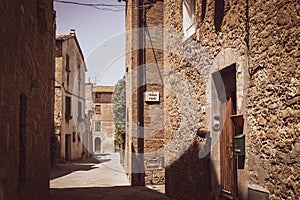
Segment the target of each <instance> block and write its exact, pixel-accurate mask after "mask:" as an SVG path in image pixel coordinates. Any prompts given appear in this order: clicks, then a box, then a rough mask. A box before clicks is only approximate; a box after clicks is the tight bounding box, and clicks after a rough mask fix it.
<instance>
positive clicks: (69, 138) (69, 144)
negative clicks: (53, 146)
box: [65, 134, 71, 161]
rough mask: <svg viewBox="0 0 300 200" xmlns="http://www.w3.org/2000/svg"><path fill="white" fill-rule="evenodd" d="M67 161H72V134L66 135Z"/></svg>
mask: <svg viewBox="0 0 300 200" xmlns="http://www.w3.org/2000/svg"><path fill="white" fill-rule="evenodd" d="M65 156H66V157H65V159H66V161H68V160H71V134H66V135H65Z"/></svg>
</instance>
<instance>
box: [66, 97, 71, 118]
mask: <svg viewBox="0 0 300 200" xmlns="http://www.w3.org/2000/svg"><path fill="white" fill-rule="evenodd" d="M65 117H66V119H67V120H69V119H70V117H71V97H66V104H65Z"/></svg>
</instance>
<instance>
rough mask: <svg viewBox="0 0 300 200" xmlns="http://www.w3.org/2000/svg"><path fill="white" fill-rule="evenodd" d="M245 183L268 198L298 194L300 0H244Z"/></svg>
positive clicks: (295, 197) (293, 196)
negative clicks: (247, 42) (247, 46)
mask: <svg viewBox="0 0 300 200" xmlns="http://www.w3.org/2000/svg"><path fill="white" fill-rule="evenodd" d="M249 5H250V7H249V18H250V23H249V27H250V52H249V61H250V65H249V73H250V83H249V92H248V95H247V106H246V108H247V109H246V110H247V122H248V127H249V133H248V137H247V139H248V141H247V144H248V147H247V153H248V158H249V160H248V165H249V166H248V172H249V184H251V186H252V187H255V186H256V187H260V188H262V189H265V190H267V191H268V192H269V193H270V199H297V196H298V197H299V195H300V193H299V187H300V183H299V169H300V164H299V163H300V162H299V146H300V144H299V142H300V141H299V136H300V135H299V133H300V126H299V117H300V103H299V100H300V99H299V95H300V68H299V63H300V62H299V61H300V59H299V36H300V28H299V27H300V26H299V23H300V21H299V19H300V13H299V9H300V4H299V1H287V0H285V1H277V2H276V3H272V2H269V1H259V2H257V1H249Z"/></svg>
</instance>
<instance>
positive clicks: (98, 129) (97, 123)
mask: <svg viewBox="0 0 300 200" xmlns="http://www.w3.org/2000/svg"><path fill="white" fill-rule="evenodd" d="M95 131H101V122H99V121H96V122H95Z"/></svg>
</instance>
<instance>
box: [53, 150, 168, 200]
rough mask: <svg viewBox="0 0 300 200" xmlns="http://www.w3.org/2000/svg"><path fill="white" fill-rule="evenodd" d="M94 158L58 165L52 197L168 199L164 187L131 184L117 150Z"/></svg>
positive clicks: (71, 199) (60, 199) (58, 199)
mask: <svg viewBox="0 0 300 200" xmlns="http://www.w3.org/2000/svg"><path fill="white" fill-rule="evenodd" d="M97 159H98V160H97ZM97 159H95V158H90V159H86V160H83V161H78V162H70V163H64V164H57V166H56V167H55V168H53V169H52V171H51V181H50V195H51V200H67V199H68V200H79V199H80V200H96V199H97V200H98V199H105V200H111V199H120V200H122V199H125V200H126V199H143V200H155V199H159V200H164V199H169V198H167V197H165V195H164V186H147V187H130V184H129V181H128V179H127V176H126V173H125V171H124V169H123V167H122V165H121V164H120V157H119V154H118V153H114V154H99V155H97Z"/></svg>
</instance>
